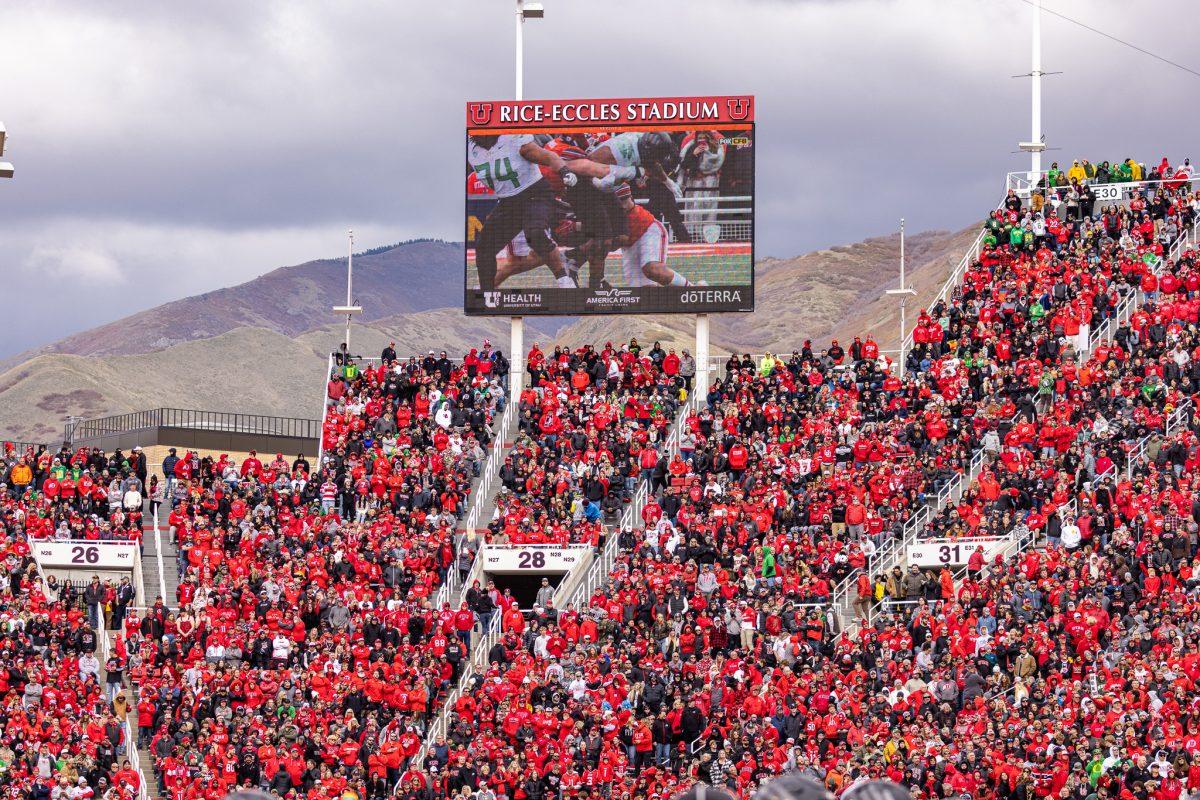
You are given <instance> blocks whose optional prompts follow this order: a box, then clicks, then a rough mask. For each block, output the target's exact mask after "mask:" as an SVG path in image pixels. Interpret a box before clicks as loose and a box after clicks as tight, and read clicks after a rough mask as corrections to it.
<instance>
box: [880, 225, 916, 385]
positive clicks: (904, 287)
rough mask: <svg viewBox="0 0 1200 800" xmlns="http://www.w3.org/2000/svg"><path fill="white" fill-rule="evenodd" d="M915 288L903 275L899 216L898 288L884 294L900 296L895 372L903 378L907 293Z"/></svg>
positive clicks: (914, 292) (902, 237) (902, 242)
mask: <svg viewBox="0 0 1200 800" xmlns="http://www.w3.org/2000/svg"><path fill="white" fill-rule="evenodd" d="M916 293H917V292H916V290H915V289H913V288H912V287H910V286H909V285H908V281H906V280H905V276H904V218H903V217H901V218H900V288H898V289H888V290H887V291H886V292H884V294H891V295H896V296H898V297H899V298H900V345H899V352H900V364H899V369H898V370H897V372H898V373H899V375H900V377H901V378H904V365H905V362H906V361H907V360H908V353H907V350H906V348H905V347H904V333H905V329H906V328H907V327H908V316H907V308H906V306H907V304H908V298H909V295H914V294H916Z"/></svg>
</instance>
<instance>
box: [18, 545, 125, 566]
mask: <svg viewBox="0 0 1200 800" xmlns="http://www.w3.org/2000/svg"><path fill="white" fill-rule="evenodd" d="M33 557H34V558H35V559H37V562H38V563H39V564H41V565H42V568H43V569H46V568H55V567H57V568H68V569H78V570H88V569H96V570H103V569H115V570H130V571H132V570H133V567H134V564H135V563H137V561H138V560H139V558H140V553H139V550H138V545H137V542H93V541H87V540H74V541H65V542H53V541H51V542H34V543H33Z"/></svg>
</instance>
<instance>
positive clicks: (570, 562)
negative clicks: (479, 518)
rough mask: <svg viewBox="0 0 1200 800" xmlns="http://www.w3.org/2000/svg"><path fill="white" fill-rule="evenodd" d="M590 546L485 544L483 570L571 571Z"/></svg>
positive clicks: (499, 571) (502, 571)
mask: <svg viewBox="0 0 1200 800" xmlns="http://www.w3.org/2000/svg"><path fill="white" fill-rule="evenodd" d="M590 550H591V548H590V547H586V546H585V547H562V546H560V545H542V544H511V545H504V544H489V545H484V547H483V571H484V572H495V573H504V572H532V573H538V572H549V573H561V572H570V571H571V570H573V569H575V567H577V566H579V564H580V563H581V562H582V561H583V559H584V557H585V556H587V554H588V552H589V551H590Z"/></svg>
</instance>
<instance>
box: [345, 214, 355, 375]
mask: <svg viewBox="0 0 1200 800" xmlns="http://www.w3.org/2000/svg"><path fill="white" fill-rule="evenodd" d="M346 236H347V243H346V244H347V246H346V306H347V308H348V307H350V306H352V305H354V229H353V228H351V229H350V230H348V231H347V232H346ZM353 317H354V315H353V313H352V312H347V313H346V340H345V341H346V355H349V354H350V320H351V319H353Z"/></svg>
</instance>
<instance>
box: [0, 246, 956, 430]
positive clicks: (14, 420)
mask: <svg viewBox="0 0 1200 800" xmlns="http://www.w3.org/2000/svg"><path fill="white" fill-rule="evenodd" d="M975 230H976V229H975V228H970V229H967V230H963V231H960V232H958V233H946V232H931V233H922V234H917V235H914V236H910V237H909V238H908V240H907V243H906V245H907V255H908V259H909V281H910V283H911V284H912V285H913V286H914V287H915V288H916V289H917V292H918V295H917V300H916V302H915V303H914V304H913V305H914V310H915V308H918V307H920V306H922V305H924V304H925V303H926V302H928V301H929V300H930V299H931V298H932V297H933V295H934V294H935V293H936V292H937V290H938V288H939V287H940V286H941V284H942V281H943V280H944V279H945V276H946V274H947V273H948V272H949V270H950V269H951V268H953V266H954V265H955V264H957V262H958V260H959V259H960V258H961V256H962V253H963V252H964V251H965V250H966V248H967V246H968V245H969V244H970V243H971V241H972V239H973V238H974V235H975ZM459 258H461V250H460V249H459V248H458V247H456V246H453V245H446V244H442V243H436V242H435V243H415V244H410V245H404V246H402V247H399V248H394V249H393V250H391V251H388V252H386V253H382V254H379V255H378V256H370V257H366V258H364V259H362V261H363V262H364V267H363V273H364V275H365V276H366V277H364V278H363V285H364V287H365V288H364V294H363V295H362V297H363V298H369V300H364V305H365V306H367V307H368V310H369V311H371V312H372V316H371V317H369V318H368V320H367V321H366V322H365V323H363V324H356V325H355V328H354V331H355V332H354V334H353V336H354V340H353V344H354V347H353V350H354V352H356V353H361V354H363V355H368V356H377V355H378V354H379V352H380V351H381V350H382V349H383V347H384V346H385V345H386V344H387V342H388V341H395V342H396V349H397V350H398V351H399V352H401V353H424V352H426V351H428V350H430V349H433V350H446V351H448V352H450V353H455V354H457V353H462V352H465V351H466V349H467V348H470V347H477V346H479V345H480V343H481V342H482V341H483V340H484V339H485V338H488V339H491V341H492V343H493V344H494V345H495V346H498V347H500V348H502V349H504V350H507V349H508V321H507V320H506V319H498V318H487V317H466V316H465V315H463V313H462V312H461V311H460V310H458V308H456V307H444V306H445V304H446V303H448V302H457V301H456V300H448V299H447V298H446V296H445V292H446V289H445V287H444V286H443V288H442V289H441V290H440V292H441V294H439V293H438V292H437V291H433V290H432V289H430V288H429V286H427V285H426V284H427V282H428V281H429V280H432V279H434V278H435V277H436V278H438V279H440V280H441V281H442V282H443V284H444V283H445V279H444V278H445V269H448V268H447V267H445V264H447V263H449V262H451V261H453V260H455V259H459ZM456 263H460V262H456ZM358 264H359V259H356V260H355V278H356V285H357V284H358V278H359V266H358ZM431 264H436V265H438V269H440V270H442V272H441V275H440V276H433V275H430V270H429V269H428V267H429V266H430V265H431ZM455 269H457V267H455ZM339 270H340V267H339V266H338V265H337V262H311V263H310V264H305V265H301V266H299V267H287V268H284V269H281V270H276V271H275V272H273V273H270V274H269V275H267V276H264V277H263V278H260V279H258V280H256V281H251V282H250V283H248V284H244V285H243V286H242V287H235V288H233V289H224V290H221V291H219V292H210V293H208V294H206V295H202V296H199V297H195V298H188V299H186V300H181V301H178V302H177V303H172V304H167V305H166V306H160V307H159V308H156V309H150V310H149V311H145V312H142V313H141V314H137V315H134V316H133V317H131V318H128V319H126V320H123V321H121V322H117V323H112V324H111V325H106V326H103V327H101V328H98V329H96V330H95V331H91V332H89V333H87V334H80V335H78V336H74V337H68V338H67V339H64V340H61V341H59V342H56V343H55V344H53V345H49V346H48V347H46V348H43V350H44V351H45V352H43V353H42V354H37V355H33V356H32V357H30V356H29V354H26V355H25V356H24V357H18V358H16V359H11V360H10V361H9V362H8V363H7V364H3V363H0V369H6V368H7V369H6V371H4V372H0V437H4V436H7V437H12V438H17V439H26V440H47V441H53V440H55V439H56V438H57V437H58V436H59V435H61V431H62V425H63V423H64V422H65V421H66V419H67V417H68V416H72V415H76V416H84V417H95V416H102V415H106V414H120V413H127V412H130V411H139V410H142V409H145V408H153V407H156V406H175V407H180V408H199V409H211V410H229V411H240V412H244V413H256V414H274V415H280V416H297V417H313V416H316V415H317V414H318V413H319V412H320V397H321V387H322V384H323V383H324V378H323V375H322V372H323V370H324V365H325V363H326V355H325V354H326V353H328V352H329V351H330V350H332V349H334V348H336V347H337V345H338V343H339V342H340V341H341V339H342V328H341V326H340V325H338V324H336V323H328V324H324V325H322V326H320V327H318V328H315V329H309V328H305V327H304V322H303V321H307V322H308V323H311V321H312V320H314V319H328V312H327V310H326V308H325V305H324V303H323V302H322V301H321V299H320V298H322V297H325V298H328V297H330V296H335V295H332V294H331V292H333V288H332V287H331V284H330V285H327V284H328V283H329V282H330V281H332V280H333V277H332V273H333V272H337V271H339ZM898 270H899V239H898V237H896V236H891V237H884V238H874V239H867V240H866V241H863V242H859V243H858V244H854V245H849V246H846V247H835V248H832V249H829V250H820V251H817V252H814V253H809V254H807V255H803V256H800V257H797V258H789V259H766V260H764V261H763V262H762V263H761V264H760V266H759V271H758V286H757V310H756V311H755V312H754V313H752V314H738V315H728V316H714V317H713V326H712V335H713V342H712V345H713V352H714V353H718V354H720V353H728V352H729V351H730V350H736V351H738V352H747V351H749V352H762V351H763V350H767V349H769V350H782V351H790V350H791V349H792V348H795V347H799V346H800V343H801V342H802V341H803V340H804V339H805V338H811V339H813V340H814V342H816V343H817V344H823V343H824V342H826V341H828V340H829V339H830V338H840V339H843V340H849V339H850V338H851V337H852V336H853V335H854V334H857V333H863V332H869V333H872V334H873V335H875V337H876V339H877V340H878V341H879V343H880V345H881V346H882V347H884V348H890V347H895V345H896V330H897V322H896V319H897V310H896V304H895V301H894V300H892V299H891V298H887V297H885V296H884V295H883V292H884V290H885V289H888V288H892V287H894V286H895V285H896V277H897V273H898ZM417 274H419V275H420V276H421V277H420V278H414V277H412V276H414V275H417ZM455 291H458V289H457V286H456V287H455ZM430 302H440V303H441V304H442V305H443V307H440V308H432V309H430V308H425V310H418V309H419V308H420V306H421V305H422V304H423V303H430ZM529 323H530V324H529V325H527V326H526V343H527V345H528V344H532V343H534V342H539V343H541V344H542V345H543V346H546V345H552V344H556V343H563V344H570V345H578V344H583V343H585V342H593V343H603V342H606V341H612V342H624V341H628V340H629V338H630V337H631V336H636V337H638V339H639V340H640V341H641V342H643V343H644V344H647V345H648V344H649V343H651V342H653V341H655V340H659V341H661V342H662V343H663V344H664V345H665V346H674V347H676V348H685V347H690V346H691V345H692V343H693V342H694V327H693V322H692V318H691V317H689V316H681V317H675V316H637V317H586V318H582V319H580V320H578V321H576V322H573V323H570V324H567V325H565V326H563V327H562V328H561V329H560V330H559V331H558V332H557V333H556V334H555V335H553V336H550V335H546V334H544V333H540V332H539V331H538V329H537V328H538V326H539V324H540V326H541V327H543V329H544V328H545V326H546V324H547V321H538V320H535V319H531V320H529ZM168 334H169V335H168ZM14 364H15V366H14ZM197 376H202V377H201V379H200V380H199V381H197V379H196V378H197Z"/></svg>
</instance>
